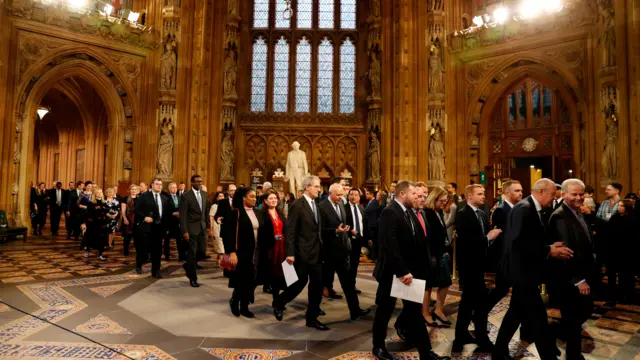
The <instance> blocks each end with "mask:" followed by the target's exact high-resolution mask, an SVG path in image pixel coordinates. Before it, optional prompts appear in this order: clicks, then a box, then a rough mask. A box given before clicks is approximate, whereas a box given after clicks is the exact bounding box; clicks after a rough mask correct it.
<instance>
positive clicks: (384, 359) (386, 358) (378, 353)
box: [371, 347, 393, 360]
mask: <svg viewBox="0 0 640 360" xmlns="http://www.w3.org/2000/svg"><path fill="white" fill-rule="evenodd" d="M371 352H372V353H373V356H375V358H376V359H378V360H393V356H392V355H391V354H390V353H389V351H387V349H384V348H379V347H374V348H373V350H372V351H371Z"/></svg>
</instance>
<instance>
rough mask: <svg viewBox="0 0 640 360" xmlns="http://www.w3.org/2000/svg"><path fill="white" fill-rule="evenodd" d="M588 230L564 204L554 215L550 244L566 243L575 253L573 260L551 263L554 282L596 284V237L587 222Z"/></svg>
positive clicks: (553, 260) (551, 223)
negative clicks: (594, 253)
mask: <svg viewBox="0 0 640 360" xmlns="http://www.w3.org/2000/svg"><path fill="white" fill-rule="evenodd" d="M585 224H586V226H587V229H586V231H585V229H584V227H583V226H582V225H581V224H580V220H579V219H578V218H577V217H576V215H575V214H574V213H573V211H571V209H569V207H568V206H567V205H565V204H564V203H563V204H561V206H560V207H559V208H558V209H556V211H554V212H553V214H551V218H550V219H549V236H548V238H549V240H548V242H547V243H549V244H552V243H554V242H556V241H561V242H563V243H564V244H565V245H566V246H567V247H568V248H570V249H571V250H573V257H572V258H571V259H569V260H557V259H552V263H553V267H552V268H553V270H554V273H553V274H554V276H553V278H552V279H553V281H554V282H556V283H558V284H573V285H575V284H577V283H578V282H579V281H581V280H586V281H587V283H588V284H591V285H593V284H595V283H594V282H593V280H594V278H595V276H596V262H595V259H594V257H593V237H592V236H591V229H590V227H589V224H588V223H587V221H586V219H585Z"/></svg>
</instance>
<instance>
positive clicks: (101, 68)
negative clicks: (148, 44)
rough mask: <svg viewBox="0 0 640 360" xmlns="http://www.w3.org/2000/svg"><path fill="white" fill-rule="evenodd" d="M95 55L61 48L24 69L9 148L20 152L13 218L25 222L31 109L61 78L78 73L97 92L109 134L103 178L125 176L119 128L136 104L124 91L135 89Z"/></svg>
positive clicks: (32, 123) (113, 179)
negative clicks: (105, 115) (100, 99)
mask: <svg viewBox="0 0 640 360" xmlns="http://www.w3.org/2000/svg"><path fill="white" fill-rule="evenodd" d="M89 52H91V53H94V51H89ZM99 57H100V55H97V57H94V56H93V54H91V55H90V54H87V53H86V52H84V50H83V53H78V52H77V50H74V49H66V50H61V51H59V52H56V53H55V54H52V55H50V56H48V57H46V58H44V59H41V60H39V61H37V62H36V63H34V64H33V65H32V66H31V67H30V68H29V70H28V71H27V73H26V74H25V75H26V77H25V80H24V82H23V83H22V84H20V85H19V86H18V92H17V94H18V96H17V100H16V101H15V102H14V106H13V109H14V111H13V114H14V121H15V122H14V124H15V129H16V136H15V139H14V149H16V151H18V153H22V154H25V159H22V161H21V159H20V158H19V157H18V158H17V159H15V156H14V164H15V167H16V168H15V175H14V185H13V186H12V193H13V195H14V196H15V199H14V213H15V214H14V219H15V221H16V222H17V223H18V224H23V225H28V224H24V223H23V219H22V218H23V216H22V214H27V213H28V196H29V191H28V190H29V185H28V170H29V168H30V167H32V166H33V154H32V152H31V151H30V149H32V148H33V141H34V129H35V119H36V110H37V109H38V106H39V104H40V103H41V101H42V99H43V97H44V96H45V94H46V93H47V92H48V91H49V90H50V89H51V88H53V87H54V86H55V85H56V84H58V83H59V82H61V81H62V80H64V79H67V78H70V77H72V76H78V77H80V78H82V79H84V80H85V81H86V82H87V83H89V84H90V85H91V86H92V87H93V88H94V89H95V90H96V92H97V93H98V94H99V95H100V96H101V98H102V100H103V102H104V105H105V108H106V111H107V114H108V119H109V120H108V124H107V128H108V130H109V139H110V140H112V141H109V143H108V145H107V159H106V168H108V169H110V172H109V173H108V174H106V181H107V184H117V182H118V180H119V179H122V178H123V177H124V176H123V175H124V168H123V166H122V164H123V160H124V154H125V143H124V132H125V127H126V126H127V125H131V123H132V122H133V120H132V119H133V118H134V111H136V113H137V106H136V105H137V104H136V102H135V101H131V99H130V98H129V96H128V95H127V94H134V92H133V89H132V88H131V86H130V85H129V84H127V83H126V82H121V81H120V79H119V78H118V77H117V76H113V74H115V71H117V70H112V69H115V67H111V68H109V67H108V66H107V65H105V63H103V62H101V61H100V59H99ZM104 60H105V61H106V62H107V63H109V64H110V62H108V60H106V59H104ZM111 65H112V66H113V64H111Z"/></svg>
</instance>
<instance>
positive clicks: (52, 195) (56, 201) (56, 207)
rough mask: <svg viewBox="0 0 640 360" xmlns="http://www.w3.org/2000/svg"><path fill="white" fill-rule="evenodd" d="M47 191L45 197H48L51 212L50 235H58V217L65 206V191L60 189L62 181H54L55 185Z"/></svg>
mask: <svg viewBox="0 0 640 360" xmlns="http://www.w3.org/2000/svg"><path fill="white" fill-rule="evenodd" d="M47 192H48V194H47V197H48V198H49V211H50V212H51V217H50V224H51V235H52V236H58V229H59V228H60V217H61V216H62V212H63V211H64V209H65V208H66V204H65V200H67V199H66V198H67V197H66V191H64V189H62V183H61V182H60V181H58V182H57V183H56V187H54V188H53V189H49V190H48V191H47Z"/></svg>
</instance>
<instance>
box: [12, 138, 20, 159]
mask: <svg viewBox="0 0 640 360" xmlns="http://www.w3.org/2000/svg"><path fill="white" fill-rule="evenodd" d="M13 163H14V164H19V163H20V144H19V143H18V141H16V142H15V143H14V145H13Z"/></svg>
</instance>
